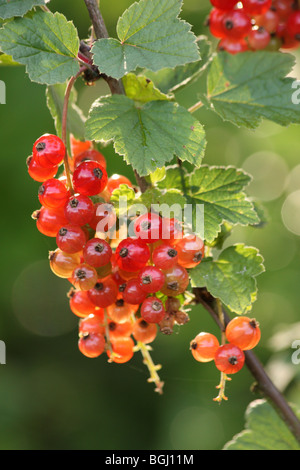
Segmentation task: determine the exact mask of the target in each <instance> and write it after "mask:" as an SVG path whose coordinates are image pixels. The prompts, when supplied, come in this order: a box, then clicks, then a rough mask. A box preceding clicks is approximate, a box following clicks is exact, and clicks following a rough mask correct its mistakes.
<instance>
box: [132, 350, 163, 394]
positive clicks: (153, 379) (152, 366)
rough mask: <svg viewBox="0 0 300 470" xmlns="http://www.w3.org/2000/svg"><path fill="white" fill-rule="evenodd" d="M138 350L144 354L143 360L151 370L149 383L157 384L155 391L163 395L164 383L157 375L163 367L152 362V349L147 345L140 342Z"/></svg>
mask: <svg viewBox="0 0 300 470" xmlns="http://www.w3.org/2000/svg"><path fill="white" fill-rule="evenodd" d="M137 348H138V350H139V351H141V354H142V356H143V359H144V361H143V362H144V364H145V365H146V366H147V367H148V370H149V373H150V377H149V379H148V382H153V383H155V385H156V388H155V391H156V392H157V393H159V394H160V395H162V393H163V386H164V382H162V381H161V380H160V377H159V375H158V373H157V371H158V370H160V369H161V366H160V365H155V364H154V362H153V360H152V357H151V355H150V353H149V351H150V350H151V347H150V346H147V345H146V344H144V343H142V342H140V341H138V343H137Z"/></svg>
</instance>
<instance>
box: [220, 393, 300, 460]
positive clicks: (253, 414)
mask: <svg viewBox="0 0 300 470" xmlns="http://www.w3.org/2000/svg"><path fill="white" fill-rule="evenodd" d="M296 413H297V414H298V417H299V418H300V413H299V411H298V412H297V411H296ZM224 450H248V451H249V450H300V446H299V444H298V443H297V441H296V439H295V437H294V436H293V434H292V433H291V431H290V430H289V429H288V427H287V426H286V424H285V423H284V422H283V421H282V420H281V419H280V417H279V416H278V414H277V413H276V411H275V410H274V408H272V406H271V405H270V404H269V403H268V402H267V401H266V400H255V401H253V402H252V403H250V405H249V406H248V409H247V411H246V429H245V430H244V431H242V432H241V433H240V434H238V435H237V436H235V437H234V438H233V440H232V441H230V442H228V443H227V444H226V445H225V447H224Z"/></svg>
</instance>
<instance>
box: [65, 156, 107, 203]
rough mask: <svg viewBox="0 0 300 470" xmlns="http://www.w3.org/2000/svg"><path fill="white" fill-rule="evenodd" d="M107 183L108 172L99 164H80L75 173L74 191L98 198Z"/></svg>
mask: <svg viewBox="0 0 300 470" xmlns="http://www.w3.org/2000/svg"><path fill="white" fill-rule="evenodd" d="M106 183H107V173H106V170H105V168H103V166H101V165H100V164H99V163H97V162H93V161H86V162H83V163H80V165H78V167H77V168H76V169H75V171H74V173H73V185H74V189H75V191H76V192H77V193H80V194H82V195H84V196H96V195H97V194H99V193H101V192H102V191H103V190H104V188H105V186H106Z"/></svg>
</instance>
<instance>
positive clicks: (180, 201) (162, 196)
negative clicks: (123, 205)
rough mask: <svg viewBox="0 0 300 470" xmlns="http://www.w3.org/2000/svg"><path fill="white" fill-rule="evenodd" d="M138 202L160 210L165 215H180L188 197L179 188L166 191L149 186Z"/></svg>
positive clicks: (149, 208) (157, 210)
mask: <svg viewBox="0 0 300 470" xmlns="http://www.w3.org/2000/svg"><path fill="white" fill-rule="evenodd" d="M136 203H137V204H143V205H144V206H145V207H146V208H147V209H148V210H151V209H153V210H155V211H156V212H160V213H161V214H162V216H163V217H178V216H179V215H180V214H182V209H183V208H184V205H185V203H186V199H185V197H184V196H183V195H182V194H181V192H180V191H179V190H178V189H171V190H168V191H165V190H160V189H157V188H149V189H147V190H146V191H145V192H144V193H143V194H141V195H140V197H139V198H138V199H137V200H136Z"/></svg>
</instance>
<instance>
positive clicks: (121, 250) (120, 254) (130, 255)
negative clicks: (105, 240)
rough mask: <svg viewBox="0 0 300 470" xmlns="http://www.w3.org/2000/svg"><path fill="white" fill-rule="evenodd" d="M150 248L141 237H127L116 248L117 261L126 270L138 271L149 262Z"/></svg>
mask: <svg viewBox="0 0 300 470" xmlns="http://www.w3.org/2000/svg"><path fill="white" fill-rule="evenodd" d="M149 258H150V250H149V248H148V246H147V245H145V244H144V243H142V242H141V241H140V240H139V239H134V238H126V239H125V240H122V241H121V242H120V243H119V245H118V247H117V249H116V262H117V264H118V266H119V268H121V269H122V270H124V271H129V272H136V271H139V270H140V269H142V268H143V267H144V266H146V264H147V263H148V261H149Z"/></svg>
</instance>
